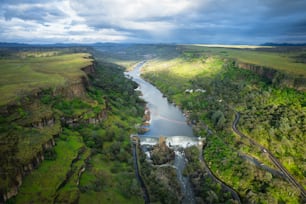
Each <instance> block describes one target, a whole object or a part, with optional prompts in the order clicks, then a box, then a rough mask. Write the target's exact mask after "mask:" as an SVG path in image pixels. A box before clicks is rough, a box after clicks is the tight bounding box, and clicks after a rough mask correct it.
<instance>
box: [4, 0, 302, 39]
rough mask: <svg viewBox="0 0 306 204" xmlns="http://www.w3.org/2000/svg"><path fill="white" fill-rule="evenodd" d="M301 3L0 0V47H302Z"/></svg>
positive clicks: (282, 0)
mask: <svg viewBox="0 0 306 204" xmlns="http://www.w3.org/2000/svg"><path fill="white" fill-rule="evenodd" d="M305 8H306V1H305V0H293V1H287V0H269V1H266V0H256V1H253V0H234V1H233V0H232V1H230V0H218V1H215V0H155V1H152V0H135V1H128V0H86V1H84V0H49V1H43V0H40V1H39V0H1V2H0V41H9V42H13V41H21V42H36V43H37V42H38V43H54V42H86V43H87V42H96V41H100V42H177V43H247V44H256V43H264V42H267V41H288V42H305V41H306V26H305V24H306V20H305V19H306V13H305V12H304V9H305Z"/></svg>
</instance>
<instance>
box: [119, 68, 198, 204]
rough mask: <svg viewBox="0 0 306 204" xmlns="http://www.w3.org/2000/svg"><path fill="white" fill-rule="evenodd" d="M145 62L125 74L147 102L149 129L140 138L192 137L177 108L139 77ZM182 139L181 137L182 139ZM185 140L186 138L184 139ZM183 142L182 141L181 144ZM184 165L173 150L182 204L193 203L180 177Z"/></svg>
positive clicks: (180, 152)
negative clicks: (134, 83) (137, 87)
mask: <svg viewBox="0 0 306 204" xmlns="http://www.w3.org/2000/svg"><path fill="white" fill-rule="evenodd" d="M144 64H145V62H141V63H139V64H137V65H136V67H135V68H134V70H132V71H130V72H127V73H125V74H126V76H128V77H130V78H132V80H133V81H135V82H136V83H137V84H138V85H139V90H140V91H141V92H142V98H143V99H144V100H145V101H146V102H147V107H148V109H149V111H150V116H151V118H150V127H149V128H150V129H149V131H148V132H146V133H144V134H143V135H142V137H144V136H148V137H160V136H165V137H167V136H187V137H192V138H194V136H193V132H192V127H191V126H190V125H188V124H187V122H186V118H185V117H184V115H183V113H182V112H181V111H180V109H179V108H178V107H176V106H175V105H173V104H171V103H169V102H168V100H167V99H166V98H165V97H163V94H162V93H161V92H160V91H159V90H158V89H157V88H156V87H155V86H153V85H152V84H150V83H148V82H147V81H145V80H144V79H142V78H141V77H140V72H141V68H142V67H143V65H144ZM183 138H184V137H182V139H183ZM185 138H186V137H185ZM183 142H184V141H182V143H183ZM185 165H186V158H185V155H184V152H183V151H179V150H175V161H174V166H175V167H176V172H177V178H178V180H179V182H180V184H181V189H182V193H183V196H184V199H183V201H182V202H183V203H186V204H187V203H188V204H192V203H195V200H194V194H193V192H192V189H191V187H190V183H189V180H188V178H186V177H184V176H183V175H182V171H183V169H184V168H185Z"/></svg>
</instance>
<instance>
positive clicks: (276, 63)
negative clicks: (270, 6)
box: [181, 45, 306, 78]
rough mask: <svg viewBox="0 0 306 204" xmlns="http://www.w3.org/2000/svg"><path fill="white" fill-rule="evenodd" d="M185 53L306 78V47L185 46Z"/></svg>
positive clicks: (183, 48)
mask: <svg viewBox="0 0 306 204" xmlns="http://www.w3.org/2000/svg"><path fill="white" fill-rule="evenodd" d="M181 49H182V50H183V51H184V53H191V54H208V55H219V56H222V57H225V58H231V59H235V60H237V61H238V62H243V63H249V64H253V65H259V66H265V67H269V68H273V69H276V70H279V71H282V72H284V73H286V74H287V75H293V76H296V77H297V76H300V77H304V78H305V77H306V66H305V63H301V62H305V54H306V48H305V47H292V48H290V47H271V46H222V45H220V46H212V45H183V46H182V47H181Z"/></svg>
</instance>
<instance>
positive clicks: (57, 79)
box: [0, 53, 92, 106]
mask: <svg viewBox="0 0 306 204" xmlns="http://www.w3.org/2000/svg"><path fill="white" fill-rule="evenodd" d="M89 57H90V55H89V54H86V53H77V54H63V55H58V56H49V57H46V56H40V55H39V56H37V57H33V56H23V57H15V58H14V59H12V58H10V59H0V93H1V96H0V106H1V105H5V104H7V103H9V102H11V101H14V100H15V99H17V98H18V97H19V96H23V95H25V94H28V93H31V92H32V91H33V90H34V89H35V90H37V89H43V88H49V87H52V88H55V87H60V86H64V85H65V83H67V82H68V81H76V80H79V79H80V77H81V76H85V73H84V72H83V71H82V70H81V68H83V67H85V66H88V65H90V64H91V63H92V59H90V58H89Z"/></svg>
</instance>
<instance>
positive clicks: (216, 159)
mask: <svg viewBox="0 0 306 204" xmlns="http://www.w3.org/2000/svg"><path fill="white" fill-rule="evenodd" d="M210 49H212V48H210ZM197 50H198V51H197V52H195V51H194V50H192V52H190V51H189V50H188V49H187V50H185V49H181V50H180V51H181V56H180V57H177V58H172V57H169V58H168V59H155V60H151V61H149V62H148V63H147V66H146V68H145V72H144V77H145V78H146V79H148V80H149V81H151V82H152V83H153V84H155V85H156V86H157V87H158V88H160V90H161V91H162V92H163V93H164V94H165V95H166V96H167V97H168V98H169V99H171V100H173V101H174V102H175V103H176V104H178V105H179V106H181V107H182V109H184V110H185V111H186V112H189V119H190V121H191V122H192V123H193V124H194V127H195V131H196V134H198V135H201V136H202V137H207V145H206V148H205V150H204V158H205V160H206V162H207V163H208V165H209V167H210V168H211V170H212V171H213V172H214V173H215V174H216V175H217V176H218V177H219V178H221V180H223V181H225V182H226V183H227V184H229V185H230V186H232V187H234V189H235V190H237V191H238V192H239V194H240V195H241V197H242V200H243V202H253V203H277V202H286V203H297V202H299V200H300V198H299V191H298V190H297V189H295V188H294V187H293V186H292V185H291V184H290V183H288V182H287V181H286V180H284V179H282V178H280V177H279V176H277V175H274V174H272V173H273V172H274V171H266V170H264V168H263V167H266V166H267V167H269V169H272V170H276V167H274V166H273V165H272V164H271V161H270V160H269V159H268V158H267V156H265V154H263V153H262V151H261V149H260V148H256V147H254V146H253V145H252V144H251V143H250V142H249V141H248V140H245V139H244V138H240V137H238V136H237V135H235V134H234V133H233V131H232V130H231V126H232V122H233V120H234V115H235V112H236V111H237V112H238V111H239V112H240V113H241V115H242V119H241V121H240V122H239V124H238V127H239V128H240V129H241V131H242V132H244V133H245V134H247V135H249V136H250V137H251V138H253V139H254V140H255V141H257V142H258V143H260V144H262V145H264V146H265V147H266V148H267V149H269V150H270V151H272V152H273V153H274V154H275V156H276V157H277V158H278V159H279V160H280V161H281V162H282V163H283V164H284V166H285V167H287V169H288V170H289V171H290V173H291V174H292V175H294V177H295V178H296V179H297V180H298V181H299V182H300V183H302V184H303V185H304V186H305V185H306V183H305V170H306V169H305V165H304V155H305V150H304V148H303V144H304V143H305V132H306V130H305V116H306V110H305V98H306V97H305V93H303V92H297V91H295V90H292V89H287V88H279V87H278V86H277V84H274V85H271V84H269V82H267V81H266V80H265V79H262V78H261V77H259V76H256V75H255V74H253V73H252V72H251V71H248V70H242V69H239V68H237V67H235V63H233V61H232V60H231V59H228V58H226V56H224V55H222V54H217V51H214V52H211V51H207V50H206V49H202V50H200V51H199V48H197ZM228 52H232V50H229V51H228ZM241 52H243V51H241ZM274 55H275V54H274ZM301 66H304V65H301ZM287 69H289V68H287ZM187 90H188V91H187ZM190 90H192V91H190ZM247 158H248V159H247ZM250 158H252V159H250ZM253 159H256V160H260V161H261V162H263V163H264V166H260V165H256V163H254V162H252V161H254V160H253ZM250 164H252V165H250ZM265 169H267V168H265ZM300 202H301V201H300Z"/></svg>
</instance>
